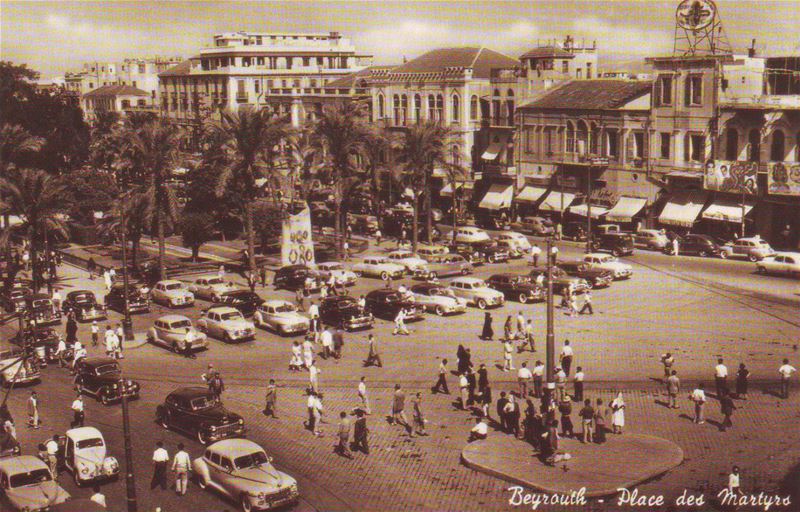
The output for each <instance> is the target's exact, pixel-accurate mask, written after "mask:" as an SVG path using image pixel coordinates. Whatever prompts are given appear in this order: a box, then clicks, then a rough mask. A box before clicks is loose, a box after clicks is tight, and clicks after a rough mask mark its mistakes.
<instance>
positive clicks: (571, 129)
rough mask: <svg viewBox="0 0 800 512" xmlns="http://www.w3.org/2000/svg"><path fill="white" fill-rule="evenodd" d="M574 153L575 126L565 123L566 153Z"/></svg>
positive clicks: (570, 122) (568, 122) (569, 122)
mask: <svg viewBox="0 0 800 512" xmlns="http://www.w3.org/2000/svg"><path fill="white" fill-rule="evenodd" d="M574 152H575V126H574V125H573V124H572V121H567V153H574Z"/></svg>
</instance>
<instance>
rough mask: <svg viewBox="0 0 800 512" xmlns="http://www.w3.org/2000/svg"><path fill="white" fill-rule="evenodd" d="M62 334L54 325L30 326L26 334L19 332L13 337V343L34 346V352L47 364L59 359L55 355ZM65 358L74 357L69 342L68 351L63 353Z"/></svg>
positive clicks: (41, 361) (43, 363) (40, 360)
mask: <svg viewBox="0 0 800 512" xmlns="http://www.w3.org/2000/svg"><path fill="white" fill-rule="evenodd" d="M60 340H61V336H60V335H59V334H58V333H57V332H56V330H55V329H53V328H52V327H33V326H31V327H28V329H26V330H25V332H24V334H20V333H19V332H17V334H15V335H14V337H13V338H11V343H13V344H15V345H18V346H20V347H22V346H24V345H27V346H29V347H31V348H33V350H34V353H35V354H36V356H37V357H38V358H39V362H40V363H42V365H44V366H46V365H47V364H48V363H53V362H55V361H57V359H56V358H55V357H54V356H53V354H55V352H56V350H58V342H59V341H60ZM63 358H64V360H71V359H72V345H71V344H67V351H66V352H65V353H64V354H63Z"/></svg>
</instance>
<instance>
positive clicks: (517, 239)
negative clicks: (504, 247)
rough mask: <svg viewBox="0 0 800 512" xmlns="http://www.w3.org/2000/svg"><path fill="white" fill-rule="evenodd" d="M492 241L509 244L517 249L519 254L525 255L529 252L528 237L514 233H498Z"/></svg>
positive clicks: (529, 243)
mask: <svg viewBox="0 0 800 512" xmlns="http://www.w3.org/2000/svg"><path fill="white" fill-rule="evenodd" d="M494 239H495V240H497V241H498V242H500V241H507V242H510V243H511V244H513V245H514V246H515V247H516V248H517V250H518V251H519V252H520V254H525V253H527V252H528V251H530V250H531V242H530V241H529V240H528V237H526V236H525V235H523V234H522V233H517V232H516V231H504V232H502V233H498V234H496V235H495V236H494Z"/></svg>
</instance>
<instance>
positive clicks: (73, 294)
mask: <svg viewBox="0 0 800 512" xmlns="http://www.w3.org/2000/svg"><path fill="white" fill-rule="evenodd" d="M86 294H89V295H92V296H94V292H93V291H91V290H75V291H72V292H69V293H68V294H67V298H69V297H75V296H77V295H86Z"/></svg>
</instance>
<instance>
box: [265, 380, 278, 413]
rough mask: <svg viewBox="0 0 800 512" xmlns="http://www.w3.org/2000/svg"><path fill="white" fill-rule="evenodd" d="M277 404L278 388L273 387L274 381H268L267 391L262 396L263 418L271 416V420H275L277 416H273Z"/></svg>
mask: <svg viewBox="0 0 800 512" xmlns="http://www.w3.org/2000/svg"><path fill="white" fill-rule="evenodd" d="M277 404H278V388H277V387H276V386H275V379H269V384H268V385H267V391H266V393H265V394H264V411H263V412H264V416H272V417H273V418H277V417H278V415H277V414H275V409H276V407H277Z"/></svg>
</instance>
